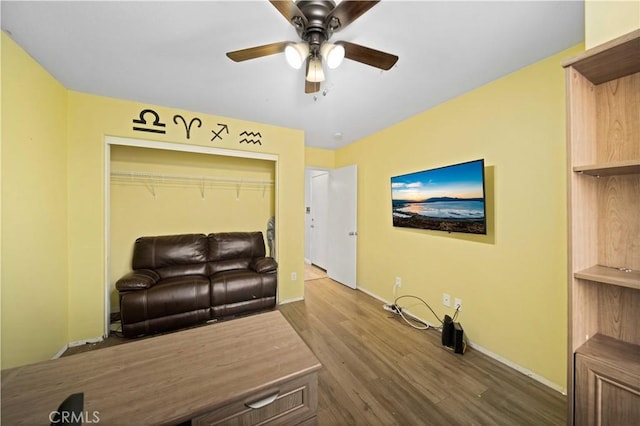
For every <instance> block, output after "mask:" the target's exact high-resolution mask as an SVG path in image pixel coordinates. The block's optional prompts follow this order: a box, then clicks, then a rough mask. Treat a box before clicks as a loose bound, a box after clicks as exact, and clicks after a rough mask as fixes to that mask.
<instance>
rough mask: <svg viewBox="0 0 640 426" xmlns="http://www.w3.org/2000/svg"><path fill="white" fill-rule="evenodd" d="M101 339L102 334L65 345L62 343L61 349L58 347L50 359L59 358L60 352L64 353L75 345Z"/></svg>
mask: <svg viewBox="0 0 640 426" xmlns="http://www.w3.org/2000/svg"><path fill="white" fill-rule="evenodd" d="M103 340H104V336H100V337H95V338H93V339H85V340H78V341H76V342H69V343H67V344H66V345H64V346H63V347H62V349H60V350H59V351H58V352H57V353H56V354H55V355H54V356H53V358H51V359H58V358H60V357H61V356H62V354H64V353H65V352H66V351H67V349H69V348H74V347H76V346H82V345H86V344H90V343H100V342H102V341H103Z"/></svg>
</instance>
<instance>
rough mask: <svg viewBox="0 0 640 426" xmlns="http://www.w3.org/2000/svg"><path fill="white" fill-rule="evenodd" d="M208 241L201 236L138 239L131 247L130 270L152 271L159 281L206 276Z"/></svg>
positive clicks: (165, 236) (185, 235) (184, 235)
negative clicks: (178, 277)
mask: <svg viewBox="0 0 640 426" xmlns="http://www.w3.org/2000/svg"><path fill="white" fill-rule="evenodd" d="M207 250H208V241H207V237H206V236H205V235H204V234H182V235H163V236H158V237H140V238H138V239H137V240H136V242H135V244H134V248H133V262H132V266H133V269H153V270H155V271H156V272H157V273H158V275H159V276H160V278H163V279H164V278H171V277H176V276H182V275H205V274H206V261H207Z"/></svg>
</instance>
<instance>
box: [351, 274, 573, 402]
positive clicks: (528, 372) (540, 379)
mask: <svg viewBox="0 0 640 426" xmlns="http://www.w3.org/2000/svg"><path fill="white" fill-rule="evenodd" d="M358 290H360V291H361V292H363V293H365V294H367V295H369V296H371V297H373V298H374V299H377V300H379V301H381V302H383V303H386V304H391V303H393V302H389V301H388V300H385V299H383V298H382V297H380V296H378V295H376V294H374V293H372V292H370V291H369V290H366V289H364V288H362V287H358ZM404 312H406V313H407V314H409V315H411V316H412V317H414V318H416V319H418V320H420V321H421V322H424V323H425V324H428V325H429V327H432V328H435V329H439V328H440V325H439V324H432V323H430V322H429V321H426V320H424V319H422V318H420V317H419V316H417V315H414V314H413V313H411V311H409V310H404ZM467 343H468V344H469V346H470V347H472V348H473V349H475V350H477V351H478V352H482V353H483V354H485V355H486V356H488V357H489V358H493V359H495V360H496V361H498V362H500V363H502V364H504V365H506V366H507V367H510V368H512V369H514V370H516V371H518V372H519V373H522V374H524V375H525V376H528V377H531V378H532V379H533V380H535V381H537V382H539V383H542V384H543V385H545V386H547V387H549V388H551V389H553V390H555V391H557V392H560V393H561V394H563V395H566V394H567V389H566V388H564V387H562V386H560V385H559V384H557V383H553V382H552V381H550V380H548V379H546V378H544V377H542V376H540V375H539V374H536V373H534V372H533V371H531V370H528V369H526V368H524V367H523V366H521V365H518V364H516V363H514V362H512V361H510V360H508V359H506V358H504V357H502V356H500V355H498V354H496V353H494V352H491V351H490V350H488V349H486V348H483V347H482V346H480V345H478V344H476V343H473V342H471V341H468V342H467Z"/></svg>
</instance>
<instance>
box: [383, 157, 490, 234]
mask: <svg viewBox="0 0 640 426" xmlns="http://www.w3.org/2000/svg"><path fill="white" fill-rule="evenodd" d="M391 204H392V206H391V207H392V212H393V226H397V227H402V228H418V229H432V230H437V231H447V232H466V233H472V234H486V233H487V227H486V219H485V213H486V209H485V194H484V160H475V161H469V162H466V163H461V164H455V165H451V166H446V167H440V168H437V169H431V170H424V171H421V172H416V173H410V174H406V175H402V176H395V177H392V178H391Z"/></svg>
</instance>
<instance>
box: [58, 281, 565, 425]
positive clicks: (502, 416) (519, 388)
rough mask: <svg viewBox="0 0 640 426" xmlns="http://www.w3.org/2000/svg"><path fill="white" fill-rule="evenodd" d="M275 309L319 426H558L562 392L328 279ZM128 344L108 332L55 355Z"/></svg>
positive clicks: (561, 421) (561, 418) (312, 284)
mask: <svg viewBox="0 0 640 426" xmlns="http://www.w3.org/2000/svg"><path fill="white" fill-rule="evenodd" d="M325 276H326V275H325ZM279 310H280V312H282V314H283V315H284V316H285V318H287V320H288V321H289V323H291V325H292V326H293V328H294V329H295V330H296V331H297V332H298V334H299V335H300V336H301V337H302V339H303V340H304V341H305V342H306V343H307V345H308V346H309V347H310V348H311V350H312V351H313V352H314V353H315V355H316V356H317V357H318V359H319V360H320V362H321V363H322V365H323V367H322V369H321V371H320V375H319V400H318V423H319V425H320V426H323V425H403V426H404V425H447V426H451V425H509V426H514V425H536V426H538V425H564V424H566V397H565V396H563V395H561V394H559V393H558V392H556V391H554V390H551V389H549V388H548V387H546V386H543V385H541V384H540V383H538V382H536V381H534V380H533V379H531V378H529V377H527V376H525V375H523V374H521V373H519V372H517V371H515V370H513V369H511V368H509V367H506V366H505V365H503V364H501V363H499V362H497V361H495V360H493V359H491V358H488V357H487V356H485V355H483V354H482V353H480V352H477V351H474V350H473V349H469V350H467V352H466V353H465V354H464V355H458V354H454V353H452V352H451V351H450V350H448V349H445V348H444V347H443V346H442V345H441V337H440V333H439V332H437V331H435V330H427V331H422V330H416V329H413V328H411V327H410V326H408V325H407V324H406V323H404V322H403V321H402V320H400V319H398V318H397V317H393V316H391V314H389V313H388V312H386V311H384V310H383V309H382V303H381V302H379V301H378V300H376V299H374V298H372V297H370V296H368V295H366V294H365V293H363V292H361V291H357V290H351V289H349V288H347V287H345V286H343V285H341V284H338V283H336V282H335V281H333V280H331V279H329V278H326V277H325V278H314V279H312V280H310V281H306V282H305V300H304V301H300V302H294V303H289V304H285V305H281V306H279ZM149 338H153V337H149ZM130 341H131V340H130V339H124V338H121V337H117V336H115V335H112V336H110V337H109V338H108V339H106V340H105V341H103V342H101V343H97V344H92V345H83V346H81V347H75V348H70V349H69V350H67V352H65V354H64V355H63V356H67V355H71V354H74V353H78V352H84V351H86V350H94V349H99V348H102V347H107V346H112V345H117V344H121V343H126V342H130ZM514 343H517V342H514Z"/></svg>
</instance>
